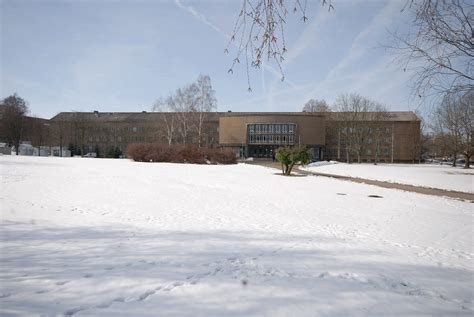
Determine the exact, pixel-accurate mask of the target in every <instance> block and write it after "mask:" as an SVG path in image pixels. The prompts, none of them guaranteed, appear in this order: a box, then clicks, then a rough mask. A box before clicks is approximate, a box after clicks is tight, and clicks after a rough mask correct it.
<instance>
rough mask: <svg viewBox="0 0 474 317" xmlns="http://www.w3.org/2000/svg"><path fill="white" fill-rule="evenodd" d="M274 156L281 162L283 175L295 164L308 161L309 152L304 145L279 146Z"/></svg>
mask: <svg viewBox="0 0 474 317" xmlns="http://www.w3.org/2000/svg"><path fill="white" fill-rule="evenodd" d="M275 158H276V159H277V160H278V162H280V163H281V171H282V173H283V175H290V174H291V170H292V169H293V166H295V164H302V165H305V164H308V163H309V153H308V150H307V149H306V147H305V146H304V145H295V146H282V147H279V148H278V149H277V150H276V155H275Z"/></svg>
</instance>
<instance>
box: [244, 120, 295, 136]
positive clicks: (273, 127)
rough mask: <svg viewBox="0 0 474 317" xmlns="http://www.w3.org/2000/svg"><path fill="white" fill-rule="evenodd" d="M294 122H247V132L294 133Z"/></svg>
mask: <svg viewBox="0 0 474 317" xmlns="http://www.w3.org/2000/svg"><path fill="white" fill-rule="evenodd" d="M295 130H296V124H294V123H282V124H280V123H258V124H249V125H248V132H249V133H250V134H254V133H295Z"/></svg>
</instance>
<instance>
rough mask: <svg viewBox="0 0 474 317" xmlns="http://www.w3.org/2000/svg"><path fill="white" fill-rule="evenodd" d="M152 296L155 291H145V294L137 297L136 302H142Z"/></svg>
mask: <svg viewBox="0 0 474 317" xmlns="http://www.w3.org/2000/svg"><path fill="white" fill-rule="evenodd" d="M153 294H155V291H146V292H145V293H143V294H141V295H140V296H138V298H137V301H139V302H142V301H144V300H145V299H147V298H148V297H150V296H151V295H153Z"/></svg>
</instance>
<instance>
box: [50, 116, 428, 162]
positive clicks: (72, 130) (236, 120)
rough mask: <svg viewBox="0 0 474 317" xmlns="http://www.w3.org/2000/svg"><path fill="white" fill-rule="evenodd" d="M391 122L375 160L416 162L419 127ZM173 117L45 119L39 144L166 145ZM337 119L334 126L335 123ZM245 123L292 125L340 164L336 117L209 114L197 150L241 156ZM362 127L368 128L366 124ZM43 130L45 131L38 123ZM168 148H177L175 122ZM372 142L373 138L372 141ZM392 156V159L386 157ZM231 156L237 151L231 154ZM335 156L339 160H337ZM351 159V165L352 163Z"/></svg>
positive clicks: (193, 137)
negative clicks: (45, 136)
mask: <svg viewBox="0 0 474 317" xmlns="http://www.w3.org/2000/svg"><path fill="white" fill-rule="evenodd" d="M391 114H392V115H391V119H390V120H388V121H386V122H379V123H378V124H379V125H381V126H382V127H384V128H386V129H388V130H387V131H389V132H387V133H386V134H385V135H384V136H383V139H382V142H381V143H380V144H381V146H380V148H381V151H380V152H379V160H380V161H385V162H391V161H392V157H393V161H394V162H411V161H413V159H414V158H415V159H417V158H418V157H419V153H420V149H419V147H417V144H418V143H419V126H420V122H419V120H418V119H417V118H416V116H415V115H414V114H413V113H402V114H397V113H391ZM173 115H176V114H173V113H92V112H90V113H61V114H59V115H58V116H56V117H54V118H52V119H51V120H48V124H49V126H48V125H47V126H48V127H49V132H48V135H49V140H48V141H42V145H49V146H59V145H62V147H63V148H65V149H67V148H68V147H69V145H71V144H72V145H74V146H75V147H76V148H81V147H82V144H83V145H84V153H87V152H95V151H96V149H97V148H98V149H99V155H100V156H101V157H103V156H105V155H106V153H107V151H109V150H110V149H113V148H118V149H119V150H121V151H123V152H124V151H125V150H126V148H127V146H128V145H129V144H131V143H137V142H159V143H167V139H166V133H165V126H166V125H165V119H166V120H169V119H170V118H171V117H172V116H173ZM338 120H339V121H338ZM251 123H295V124H296V125H297V128H296V133H295V143H301V144H305V145H308V146H310V147H314V148H315V149H318V148H321V150H322V152H323V158H324V159H338V160H341V161H346V156H345V151H344V140H343V138H342V139H341V136H340V135H339V134H340V132H339V131H340V127H341V121H340V119H338V117H337V113H331V114H328V113H326V114H325V113H317V114H314V113H227V112H225V113H209V114H208V116H207V118H206V121H205V126H204V129H203V130H204V135H203V138H202V145H203V146H211V147H212V146H224V147H233V148H234V149H235V150H236V151H241V149H242V146H245V145H246V144H247V124H251ZM366 125H367V127H369V126H370V127H372V128H373V127H374V124H373V122H367V124H366ZM43 126H45V125H44V124H43ZM175 128H176V131H175V134H174V138H173V143H174V144H182V143H183V140H182V137H181V135H180V133H179V131H178V129H179V123H178V121H175ZM372 139H373V138H372ZM365 142H367V144H365V145H364V152H363V153H362V160H363V161H366V162H367V161H374V159H375V151H376V146H375V142H374V140H372V141H370V140H366V141H365ZM186 143H187V144H196V145H197V143H198V141H197V134H196V132H195V131H194V130H193V131H190V134H189V135H188V139H187V140H186ZM392 152H393V154H392ZM236 153H237V152H236ZM338 154H339V155H338ZM354 160H355V159H354V157H353V156H351V161H354Z"/></svg>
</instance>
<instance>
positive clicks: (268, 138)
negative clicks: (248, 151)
mask: <svg viewBox="0 0 474 317" xmlns="http://www.w3.org/2000/svg"><path fill="white" fill-rule="evenodd" d="M248 143H249V144H293V143H295V136H294V134H283V135H280V134H276V135H273V134H263V135H259V134H257V135H254V134H249V137H248Z"/></svg>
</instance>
